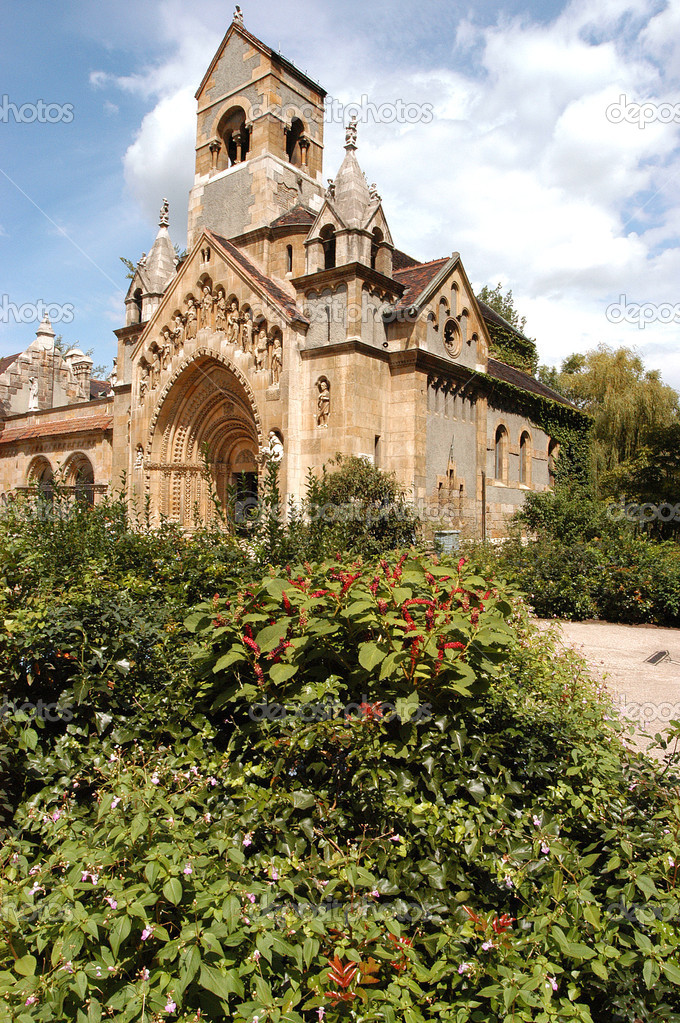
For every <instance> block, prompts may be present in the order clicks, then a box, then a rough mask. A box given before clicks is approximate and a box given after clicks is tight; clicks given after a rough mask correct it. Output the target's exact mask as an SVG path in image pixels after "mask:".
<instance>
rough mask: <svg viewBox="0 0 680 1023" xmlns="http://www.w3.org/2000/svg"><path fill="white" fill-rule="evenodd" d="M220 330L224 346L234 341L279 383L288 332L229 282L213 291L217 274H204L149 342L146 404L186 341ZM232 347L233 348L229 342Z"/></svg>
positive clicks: (253, 365) (144, 358)
mask: <svg viewBox="0 0 680 1023" xmlns="http://www.w3.org/2000/svg"><path fill="white" fill-rule="evenodd" d="M201 331H206V332H210V333H215V334H219V335H221V337H220V345H222V344H223V345H225V346H230V347H231V350H232V351H235V350H236V351H240V352H241V353H242V354H243V355H244V356H247V365H248V368H249V369H251V370H252V371H253V372H255V373H262V374H264V375H266V378H267V383H268V384H269V385H270V386H274V387H276V386H278V384H279V382H280V379H281V373H282V371H283V331H282V329H281V327H280V326H279V325H278V324H274V325H270V324H269V323H268V321H267V319H266V317H265V316H264V315H262V314H261V313H258V312H256V311H254V310H253V309H252V308H251V306H250V305H249V304H248V303H247V302H243V303H242V302H241V300H240V299H239V298H238V296H237V295H236V294H234V293H233V292H232V293H230V294H227V292H226V290H225V288H224V286H222V285H217V287H216V289H215V290H214V286H213V282H212V279H211V278H210V277H209V276H208V275H207V274H204V275H202V276H201V278H200V279H199V281H198V282H197V286H196V289H195V291H189V292H188V293H187V294H186V296H185V298H184V302H183V308H182V309H179V308H176V309H175V310H174V311H173V313H172V314H171V317H170V320H169V321H166V323H165V324H164V325H163V327H162V328H161V330H160V333H159V335H158V336H157V337H156V338H155V339H152V340H150V341H149V342H148V344H147V346H146V347H145V349H144V351H143V352H142V354H141V356H140V359H139V362H138V366H139V385H138V386H139V391H138V394H139V400H140V403H141V404H143V403H144V399H145V397H146V394H147V392H148V391H154V390H156V388H157V387H158V383H159V380H160V377H161V374H163V373H164V372H165V371H166V370H167V369H169V368H170V366H171V364H172V362H173V359H175V358H179V357H181V355H182V353H183V349H184V345H185V342H188V341H193V340H194V339H195V338H197V336H198V334H199V332H201ZM227 350H229V347H227Z"/></svg>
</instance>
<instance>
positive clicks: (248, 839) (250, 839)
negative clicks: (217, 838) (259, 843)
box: [243, 831, 253, 846]
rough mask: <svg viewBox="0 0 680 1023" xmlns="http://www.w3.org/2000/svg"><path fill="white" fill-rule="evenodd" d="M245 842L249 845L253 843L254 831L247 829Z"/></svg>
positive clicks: (244, 837)
mask: <svg viewBox="0 0 680 1023" xmlns="http://www.w3.org/2000/svg"><path fill="white" fill-rule="evenodd" d="M243 844H244V845H245V846H249V845H252V844H253V833H252V831H247V832H246V833H245V835H244V836H243Z"/></svg>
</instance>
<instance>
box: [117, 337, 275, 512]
mask: <svg viewBox="0 0 680 1023" xmlns="http://www.w3.org/2000/svg"><path fill="white" fill-rule="evenodd" d="M262 444H263V440H262V429H261V424H260V417H259V413H258V411H257V405H256V403H255V398H254V395H253V393H252V390H251V388H250V385H249V384H248V381H247V380H246V378H245V376H244V375H243V374H242V373H241V372H240V370H239V369H238V368H237V367H236V366H234V365H233V364H232V363H230V362H229V360H228V359H227V358H225V357H223V356H220V355H215V354H214V353H212V352H209V351H208V350H205V349H200V350H199V351H197V352H196V353H195V354H194V355H193V357H192V358H191V359H187V360H185V361H184V362H183V363H182V364H181V365H180V366H179V367H178V368H177V370H176V371H175V372H174V373H173V374H172V377H171V378H170V380H169V381H168V382H167V384H166V386H165V387H164V388H163V391H162V392H161V394H160V395H159V399H158V402H157V404H156V407H155V409H154V412H153V416H152V419H151V424H150V431H149V437H148V442H147V445H146V452H145V457H144V459H143V464H141V460H140V464H139V465H138V466H137V469H136V470H134V471H137V472H139V473H142V472H143V474H144V491H145V493H146V494H147V495H148V497H149V501H150V506H151V512H152V514H153V516H154V518H156V519H158V518H160V517H166V518H168V519H170V520H171V521H174V522H178V523H180V524H181V525H182V526H183V527H184V528H185V529H195V528H196V527H197V526H199V525H201V524H203V523H206V522H209V521H210V520H211V519H212V518H213V517H214V516H215V514H216V509H215V505H214V501H213V497H212V495H213V494H216V495H217V497H218V498H219V500H220V502H221V503H222V504H223V505H224V504H225V503H226V501H227V497H228V493H229V491H230V488H231V487H232V486H234V485H236V484H237V482H239V481H242V480H243V479H245V478H246V477H247V478H248V480H249V486H250V487H251V488H252V487H253V486H254V485H255V484H256V480H257V477H256V473H257V469H258V461H257V459H258V454H259V450H260V448H261V447H262ZM244 474H245V475H244Z"/></svg>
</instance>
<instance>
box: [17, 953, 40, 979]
mask: <svg viewBox="0 0 680 1023" xmlns="http://www.w3.org/2000/svg"><path fill="white" fill-rule="evenodd" d="M37 965H38V960H37V959H36V958H35V956H21V958H20V959H17V960H16V962H15V963H14V970H15V973H18V974H19V975H20V976H22V977H32V976H33V975H34V974H35V968H36V966H37Z"/></svg>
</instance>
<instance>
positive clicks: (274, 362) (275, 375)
mask: <svg viewBox="0 0 680 1023" xmlns="http://www.w3.org/2000/svg"><path fill="white" fill-rule="evenodd" d="M269 365H270V367H271V371H272V384H275V385H278V383H279V380H280V379H281V369H282V367H283V346H282V345H281V338H280V337H279V336H278V335H276V336H275V337H274V340H273V342H272V350H271V355H270V357H269Z"/></svg>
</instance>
